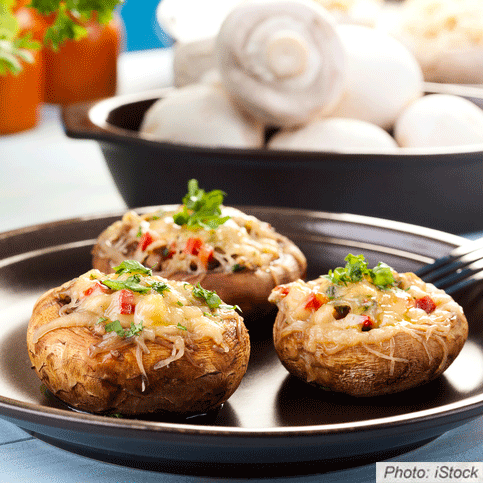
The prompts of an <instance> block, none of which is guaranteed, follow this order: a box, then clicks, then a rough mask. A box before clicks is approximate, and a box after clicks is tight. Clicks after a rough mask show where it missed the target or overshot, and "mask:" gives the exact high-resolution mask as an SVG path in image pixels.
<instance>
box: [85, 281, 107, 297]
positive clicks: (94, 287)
mask: <svg viewBox="0 0 483 483" xmlns="http://www.w3.org/2000/svg"><path fill="white" fill-rule="evenodd" d="M97 291H101V292H103V293H108V292H109V289H108V288H107V287H106V286H105V285H102V283H100V282H96V283H94V284H93V285H91V286H90V287H89V288H88V289H87V290H84V292H83V294H82V295H83V296H84V297H88V296H89V295H92V294H93V293H94V292H97Z"/></svg>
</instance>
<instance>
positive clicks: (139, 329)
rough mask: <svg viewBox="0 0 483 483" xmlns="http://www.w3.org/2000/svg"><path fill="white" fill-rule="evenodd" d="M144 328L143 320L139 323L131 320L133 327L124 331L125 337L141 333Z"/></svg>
mask: <svg viewBox="0 0 483 483" xmlns="http://www.w3.org/2000/svg"><path fill="white" fill-rule="evenodd" d="M142 330H143V321H142V320H141V322H139V324H135V323H134V322H131V327H130V328H129V329H127V330H126V331H125V332H124V337H132V336H133V335H137V334H139V332H142Z"/></svg>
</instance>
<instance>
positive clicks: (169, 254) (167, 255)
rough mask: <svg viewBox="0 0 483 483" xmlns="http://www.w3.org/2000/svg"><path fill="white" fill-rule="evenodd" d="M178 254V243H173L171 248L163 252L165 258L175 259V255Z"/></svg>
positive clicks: (166, 248)
mask: <svg viewBox="0 0 483 483" xmlns="http://www.w3.org/2000/svg"><path fill="white" fill-rule="evenodd" d="M175 253H176V243H174V242H173V243H171V245H170V246H169V247H165V248H164V250H163V258H164V259H168V258H173V256H174V254H175Z"/></svg>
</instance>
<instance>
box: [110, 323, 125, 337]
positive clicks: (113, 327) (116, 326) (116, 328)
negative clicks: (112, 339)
mask: <svg viewBox="0 0 483 483" xmlns="http://www.w3.org/2000/svg"><path fill="white" fill-rule="evenodd" d="M105 329H106V332H115V333H116V334H117V335H118V336H119V337H124V328H123V326H122V325H121V322H119V320H113V321H112V322H109V323H108V324H106V326H105Z"/></svg>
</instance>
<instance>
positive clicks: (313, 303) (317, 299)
mask: <svg viewBox="0 0 483 483" xmlns="http://www.w3.org/2000/svg"><path fill="white" fill-rule="evenodd" d="M328 301H329V299H328V298H327V297H326V296H325V295H322V294H321V293H315V292H312V293H311V294H310V295H309V298H308V300H307V303H306V304H305V308H306V309H307V310H313V311H314V312H315V311H316V310H318V309H320V307H322V305H324V304H326V303H327V302H328Z"/></svg>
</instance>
